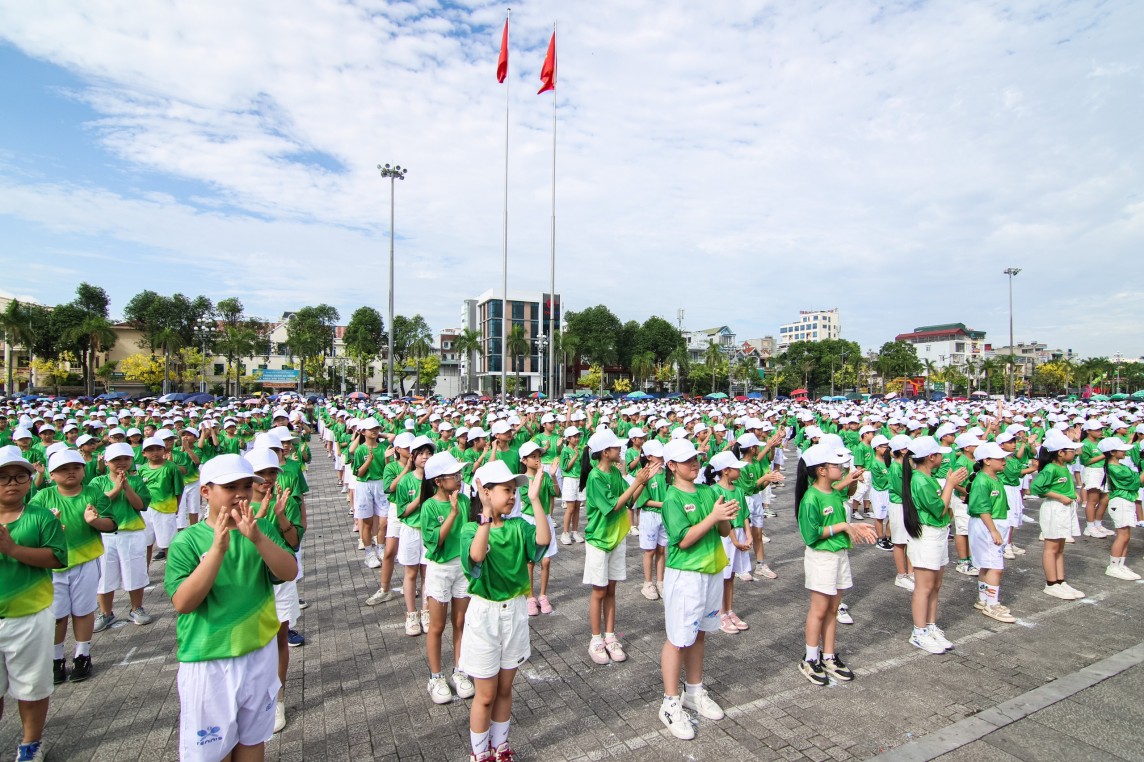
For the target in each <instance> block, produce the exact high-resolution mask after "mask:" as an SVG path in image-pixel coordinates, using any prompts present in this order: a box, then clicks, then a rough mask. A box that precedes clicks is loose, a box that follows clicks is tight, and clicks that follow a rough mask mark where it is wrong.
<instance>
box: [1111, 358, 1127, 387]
mask: <svg viewBox="0 0 1144 762" xmlns="http://www.w3.org/2000/svg"><path fill="white" fill-rule="evenodd" d="M1112 360H1113V362H1115V363H1116V392H1115V393H1116V394H1120V363H1122V362H1124V355H1123V354H1121V353H1120V352H1117V353H1116V354H1114V355H1113V356H1112Z"/></svg>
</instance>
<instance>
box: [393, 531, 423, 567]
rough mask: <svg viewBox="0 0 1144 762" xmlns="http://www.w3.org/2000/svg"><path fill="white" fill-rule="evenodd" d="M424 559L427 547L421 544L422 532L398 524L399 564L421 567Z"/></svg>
mask: <svg viewBox="0 0 1144 762" xmlns="http://www.w3.org/2000/svg"><path fill="white" fill-rule="evenodd" d="M424 558H425V545H424V544H423V543H422V542H421V530H420V529H418V528H417V527H411V526H409V525H408V524H403V523H401V522H400V521H399V522H397V563H399V564H401V565H402V566H420V565H421V562H422V560H423V559H424Z"/></svg>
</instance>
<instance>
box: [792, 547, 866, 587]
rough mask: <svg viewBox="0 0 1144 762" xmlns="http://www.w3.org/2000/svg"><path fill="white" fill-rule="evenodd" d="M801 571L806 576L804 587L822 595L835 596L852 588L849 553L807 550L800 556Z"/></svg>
mask: <svg viewBox="0 0 1144 762" xmlns="http://www.w3.org/2000/svg"><path fill="white" fill-rule="evenodd" d="M802 570H803V573H804V574H805V575H806V583H805V585H804V587H806V589H807V590H813V591H814V592H816V593H822V594H823V595H837V594H838V591H839V590H848V589H850V588H851V587H853V586H854V579H853V577H851V575H850V551H847V550H815V549H814V548H807V549H806V550H805V551H804V552H803V554H802Z"/></svg>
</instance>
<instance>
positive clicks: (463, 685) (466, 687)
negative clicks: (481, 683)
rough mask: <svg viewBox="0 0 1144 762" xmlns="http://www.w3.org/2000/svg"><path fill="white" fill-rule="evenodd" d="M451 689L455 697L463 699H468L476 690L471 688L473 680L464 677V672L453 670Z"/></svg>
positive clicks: (466, 676)
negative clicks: (455, 692) (455, 694)
mask: <svg viewBox="0 0 1144 762" xmlns="http://www.w3.org/2000/svg"><path fill="white" fill-rule="evenodd" d="M451 681H452V683H453V689H454V690H456V691H457V695H458V696H459V697H461V698H463V699H470V698H472V697H473V694H474V693H476V692H477V689H476V688H475V687H474V686H473V679H472V678H471V677H469V676H468V675H466V674H465V673H464V672H458V671H457V670H453V677H452V678H451Z"/></svg>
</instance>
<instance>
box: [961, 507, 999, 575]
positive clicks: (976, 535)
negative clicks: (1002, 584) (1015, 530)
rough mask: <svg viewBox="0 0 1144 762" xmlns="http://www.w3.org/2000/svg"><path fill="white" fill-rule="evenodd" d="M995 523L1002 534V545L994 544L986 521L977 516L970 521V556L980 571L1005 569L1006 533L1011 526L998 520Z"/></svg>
mask: <svg viewBox="0 0 1144 762" xmlns="http://www.w3.org/2000/svg"><path fill="white" fill-rule="evenodd" d="M993 523H994V525H995V526H996V527H997V531H998V532H1000V533H1001V543H1002V544H1001V545H996V544H994V543H993V535H991V534H990V533H989V527H987V526H986V525H985V522H984V521H982V520H981V519H979V518H978V517H976V516H973V517H972V518H970V519H969V555H970V557H971V558H972V559H973V565H974V566H976V567H977V568H978V569H1004V568H1005V554H1004V552H1003V548H1004V547H1005V544H1004V542H1005V532H1006V531H1008V529H1009V525H1008V524H1007V523H1006V522H1005V521H998V520H997V519H994V520H993Z"/></svg>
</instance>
